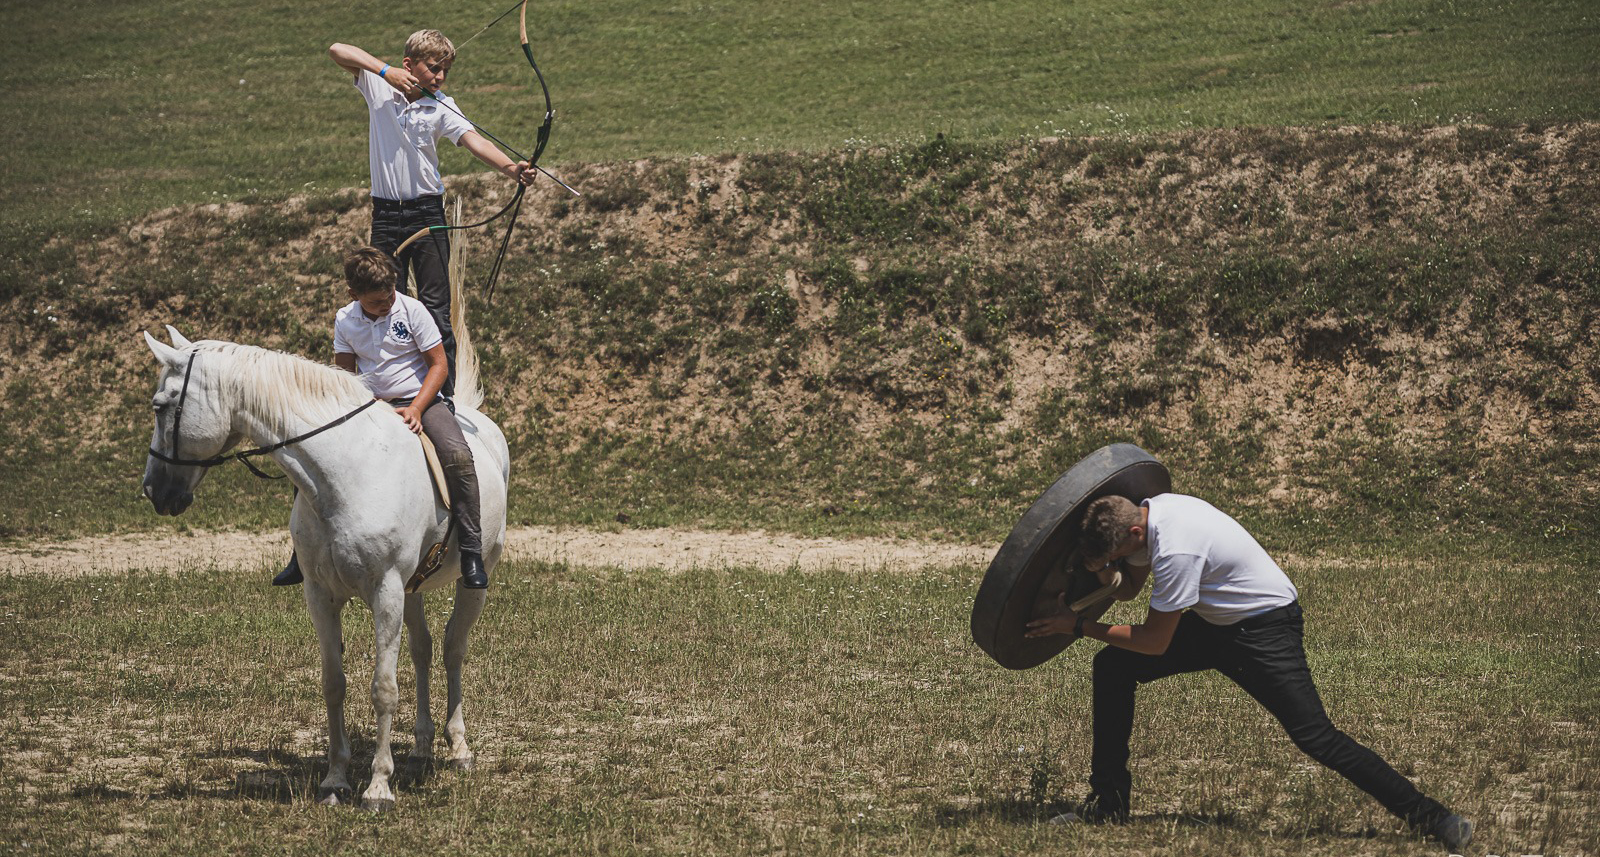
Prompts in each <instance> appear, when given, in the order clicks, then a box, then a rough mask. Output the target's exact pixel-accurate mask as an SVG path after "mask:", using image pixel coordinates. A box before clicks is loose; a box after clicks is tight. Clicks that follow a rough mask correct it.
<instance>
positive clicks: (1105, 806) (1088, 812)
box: [1052, 792, 1128, 824]
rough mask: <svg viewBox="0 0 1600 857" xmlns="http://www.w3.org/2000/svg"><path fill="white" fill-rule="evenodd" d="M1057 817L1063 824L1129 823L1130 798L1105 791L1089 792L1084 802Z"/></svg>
mask: <svg viewBox="0 0 1600 857" xmlns="http://www.w3.org/2000/svg"><path fill="white" fill-rule="evenodd" d="M1057 818H1059V819H1061V823H1063V824H1127V823H1128V799H1127V798H1125V797H1122V796H1120V795H1113V794H1106V793H1104V792H1089V796H1088V797H1086V798H1084V799H1083V802H1082V803H1079V804H1078V805H1077V806H1075V807H1073V808H1072V809H1071V811H1069V812H1067V813H1065V814H1063V815H1060V816H1057ZM1052 820H1054V819H1052Z"/></svg>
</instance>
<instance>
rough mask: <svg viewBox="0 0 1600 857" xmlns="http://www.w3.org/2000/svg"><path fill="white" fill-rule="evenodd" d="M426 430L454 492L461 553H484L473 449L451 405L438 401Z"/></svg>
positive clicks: (425, 416)
mask: <svg viewBox="0 0 1600 857" xmlns="http://www.w3.org/2000/svg"><path fill="white" fill-rule="evenodd" d="M409 403H410V400H409V399H393V400H391V401H390V404H392V405H395V406H397V407H404V406H405V405H407V404H409ZM422 430H423V432H425V433H426V434H427V435H428V440H431V441H433V448H434V449H435V450H436V451H437V452H438V453H439V464H440V465H441V466H443V467H444V481H445V490H446V491H449V492H450V511H451V513H452V514H454V515H455V519H456V527H457V528H458V529H459V530H460V532H461V550H462V551H463V552H465V553H477V554H481V553H483V526H482V522H481V520H480V518H481V516H482V515H481V513H480V511H479V502H478V470H477V467H476V466H475V465H474V464H473V462H472V448H471V447H469V446H467V437H466V435H464V434H462V433H461V424H460V423H458V422H456V415H455V410H454V409H453V408H452V407H451V406H450V403H448V402H445V401H443V400H438V401H435V402H434V403H433V405H432V406H430V407H429V408H428V409H427V410H426V411H423V412H422Z"/></svg>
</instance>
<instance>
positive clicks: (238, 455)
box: [150, 351, 378, 479]
mask: <svg viewBox="0 0 1600 857" xmlns="http://www.w3.org/2000/svg"><path fill="white" fill-rule="evenodd" d="M198 354H199V352H198V351H191V352H189V362H188V363H187V364H185V365H184V368H183V388H182V389H180V390H179V391H178V409H177V411H176V412H174V413H173V415H172V455H170V456H169V455H163V454H162V453H161V452H160V451H158V450H157V449H156V448H155V447H153V446H152V447H150V454H151V455H153V456H155V457H156V458H158V459H160V460H162V461H165V462H166V463H168V464H176V465H179V466H181V467H216V466H217V465H219V464H222V463H223V462H226V461H228V460H229V459H238V460H239V463H240V464H243V465H244V466H245V467H248V468H250V472H251V473H254V474H255V475H257V476H259V477H261V478H262V479H282V478H283V475H282V474H280V475H278V476H273V475H271V474H269V473H263V472H262V470H261V468H259V467H256V466H255V465H254V464H252V463H250V458H251V457H252V456H257V455H267V454H269V453H273V452H277V451H278V450H280V449H283V448H284V447H286V446H289V445H291V444H296V443H299V442H300V441H302V440H306V439H308V438H311V437H315V436H316V435H319V434H322V433H323V432H325V431H327V430H328V429H331V428H335V427H337V426H341V425H344V424H345V423H346V422H349V421H350V419H352V418H353V417H355V415H356V414H359V413H361V412H362V411H364V410H366V409H367V408H370V407H372V406H373V405H375V404H377V403H378V400H377V399H371V400H369V401H368V402H367V403H366V404H364V405H362V406H361V407H359V408H356V409H355V410H353V411H351V412H350V413H347V414H345V415H344V416H342V417H340V418H338V419H336V420H334V421H333V422H331V423H327V424H325V425H322V426H319V427H317V428H314V429H312V430H311V431H308V432H306V433H305V434H298V435H295V436H294V437H291V438H289V439H288V440H281V441H278V442H277V443H275V444H273V445H271V446H260V447H256V448H255V449H246V450H241V451H239V452H230V453H227V454H224V455H217V456H213V457H211V458H179V457H178V429H179V427H180V426H182V425H183V403H184V402H185V401H187V400H188V398H189V375H190V373H192V372H193V371H194V358H195V357H196V356H197V355H198Z"/></svg>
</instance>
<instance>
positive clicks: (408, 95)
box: [328, 30, 533, 398]
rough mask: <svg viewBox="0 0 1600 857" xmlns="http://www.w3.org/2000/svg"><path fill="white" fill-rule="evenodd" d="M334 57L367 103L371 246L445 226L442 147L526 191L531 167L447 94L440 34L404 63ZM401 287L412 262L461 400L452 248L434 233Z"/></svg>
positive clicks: (418, 45)
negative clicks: (442, 143) (482, 130)
mask: <svg viewBox="0 0 1600 857" xmlns="http://www.w3.org/2000/svg"><path fill="white" fill-rule="evenodd" d="M328 55H329V56H330V57H332V58H333V61H334V62H335V63H337V64H338V65H339V67H340V68H342V69H344V70H345V71H348V72H350V73H351V74H353V75H355V85H356V89H358V90H360V92H361V96H362V97H363V98H365V99H366V101H367V127H368V137H367V160H368V163H369V166H370V169H371V173H372V238H371V240H372V245H373V246H375V247H377V248H379V249H381V250H385V251H388V252H390V253H393V252H394V250H395V248H396V247H399V246H400V244H401V243H402V242H404V241H405V240H406V239H407V238H410V237H411V236H412V235H414V234H415V233H417V232H418V231H420V230H422V229H425V228H427V227H429V226H443V225H445V219H444V182H443V180H442V179H441V178H440V176H439V152H438V148H437V147H438V142H439V138H440V137H446V138H449V140H450V142H452V143H455V144H456V145H457V146H463V147H465V148H466V150H467V151H469V152H471V153H472V154H473V155H474V156H475V157H477V159H478V160H480V161H483V162H484V163H485V164H487V165H489V166H490V167H492V168H494V169H495V170H496V171H497V172H500V173H503V174H505V176H506V177H507V178H510V179H514V180H516V181H518V182H521V183H522V184H527V183H528V182H529V181H530V180H531V179H532V178H533V173H532V172H531V171H530V170H529V168H528V164H527V162H525V161H524V162H521V163H518V162H516V161H513V160H511V158H509V157H507V156H506V155H505V153H503V152H501V151H500V150H499V149H498V148H496V147H495V146H494V144H492V143H490V142H489V141H488V140H487V139H486V138H484V136H483V135H482V134H479V133H478V132H477V131H475V130H473V126H472V123H471V122H469V121H467V118H466V116H465V115H463V114H462V113H461V110H460V108H458V107H457V106H456V103H455V100H454V99H452V98H451V97H450V96H448V95H445V94H444V93H443V92H441V91H440V88H441V87H442V86H444V81H445V77H446V76H447V75H448V74H449V73H450V68H451V66H452V65H453V64H454V63H455V57H456V51H455V46H454V45H452V44H451V43H450V40H449V39H447V38H445V37H444V34H442V33H440V32H439V31H438V30H418V31H416V32H415V33H412V34H411V37H410V38H409V39H406V50H405V57H404V58H403V59H402V60H401V61H400V65H398V66H393V65H390V64H388V63H386V62H384V61H382V60H380V59H378V58H377V57H374V56H373V55H372V54H369V53H367V52H366V51H364V50H362V49H361V48H358V47H355V46H353V45H345V44H335V45H333V46H331V47H329V48H328ZM396 261H397V262H398V263H399V265H398V273H397V274H396V276H395V288H397V289H399V290H400V291H401V292H405V291H406V282H407V272H406V263H408V262H409V263H410V264H411V267H412V268H413V269H414V270H415V271H416V274H417V290H416V293H417V297H419V298H421V299H422V303H423V305H424V306H426V307H427V308H428V312H429V313H431V314H432V315H433V320H434V322H435V324H437V325H438V328H439V334H440V336H441V337H442V338H443V340H444V352H445V363H446V366H447V368H448V377H447V378H446V380H445V386H444V395H445V397H446V398H448V397H450V396H452V395H454V393H455V367H456V338H455V332H454V330H453V329H452V328H451V326H450V280H449V273H448V269H449V265H450V242H449V241H448V240H447V239H446V238H445V237H444V233H443V232H442V231H440V232H434V233H432V234H430V235H428V236H427V237H425V238H423V239H422V240H420V241H417V242H416V243H414V244H412V245H411V246H410V247H408V248H407V249H406V252H405V253H404V254H403V258H400V259H398V260H396Z"/></svg>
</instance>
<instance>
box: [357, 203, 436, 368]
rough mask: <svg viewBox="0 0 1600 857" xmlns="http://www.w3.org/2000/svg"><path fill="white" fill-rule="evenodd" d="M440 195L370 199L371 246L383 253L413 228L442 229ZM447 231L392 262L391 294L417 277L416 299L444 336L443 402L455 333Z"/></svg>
mask: <svg viewBox="0 0 1600 857" xmlns="http://www.w3.org/2000/svg"><path fill="white" fill-rule="evenodd" d="M443 225H445V219H444V197H442V196H419V197H417V198H416V199H407V200H394V199H381V198H379V197H373V198H372V246H374V247H377V248H378V249H379V250H382V251H384V252H386V253H393V252H394V248H396V247H399V246H400V245H401V244H403V243H405V240H406V239H407V238H410V237H411V236H412V235H414V234H416V233H417V231H418V230H421V229H425V228H427V227H429V226H443ZM449 234H450V233H448V232H433V233H430V234H428V235H426V236H424V237H422V238H419V239H417V241H416V243H414V244H412V245H411V246H410V247H407V248H406V252H405V253H403V254H401V257H400V258H398V259H395V264H396V266H397V267H398V268H399V269H400V276H399V277H398V278H397V279H396V280H395V284H394V287H395V289H396V290H398V291H400V292H403V293H405V294H411V292H410V290H409V289H408V288H407V287H408V286H409V285H410V282H411V272H412V271H413V270H414V271H416V275H417V293H416V297H417V300H420V301H422V305H423V306H425V307H427V308H428V314H429V315H432V316H433V321H434V323H435V324H437V325H439V335H440V336H442V337H443V338H444V357H445V362H446V365H447V366H448V367H449V369H450V375H449V377H447V378H446V379H445V382H444V390H443V393H444V395H445V397H446V398H450V397H453V396H455V392H456V335H455V330H454V329H453V328H452V327H451V326H450V239H449V237H448V236H449Z"/></svg>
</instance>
